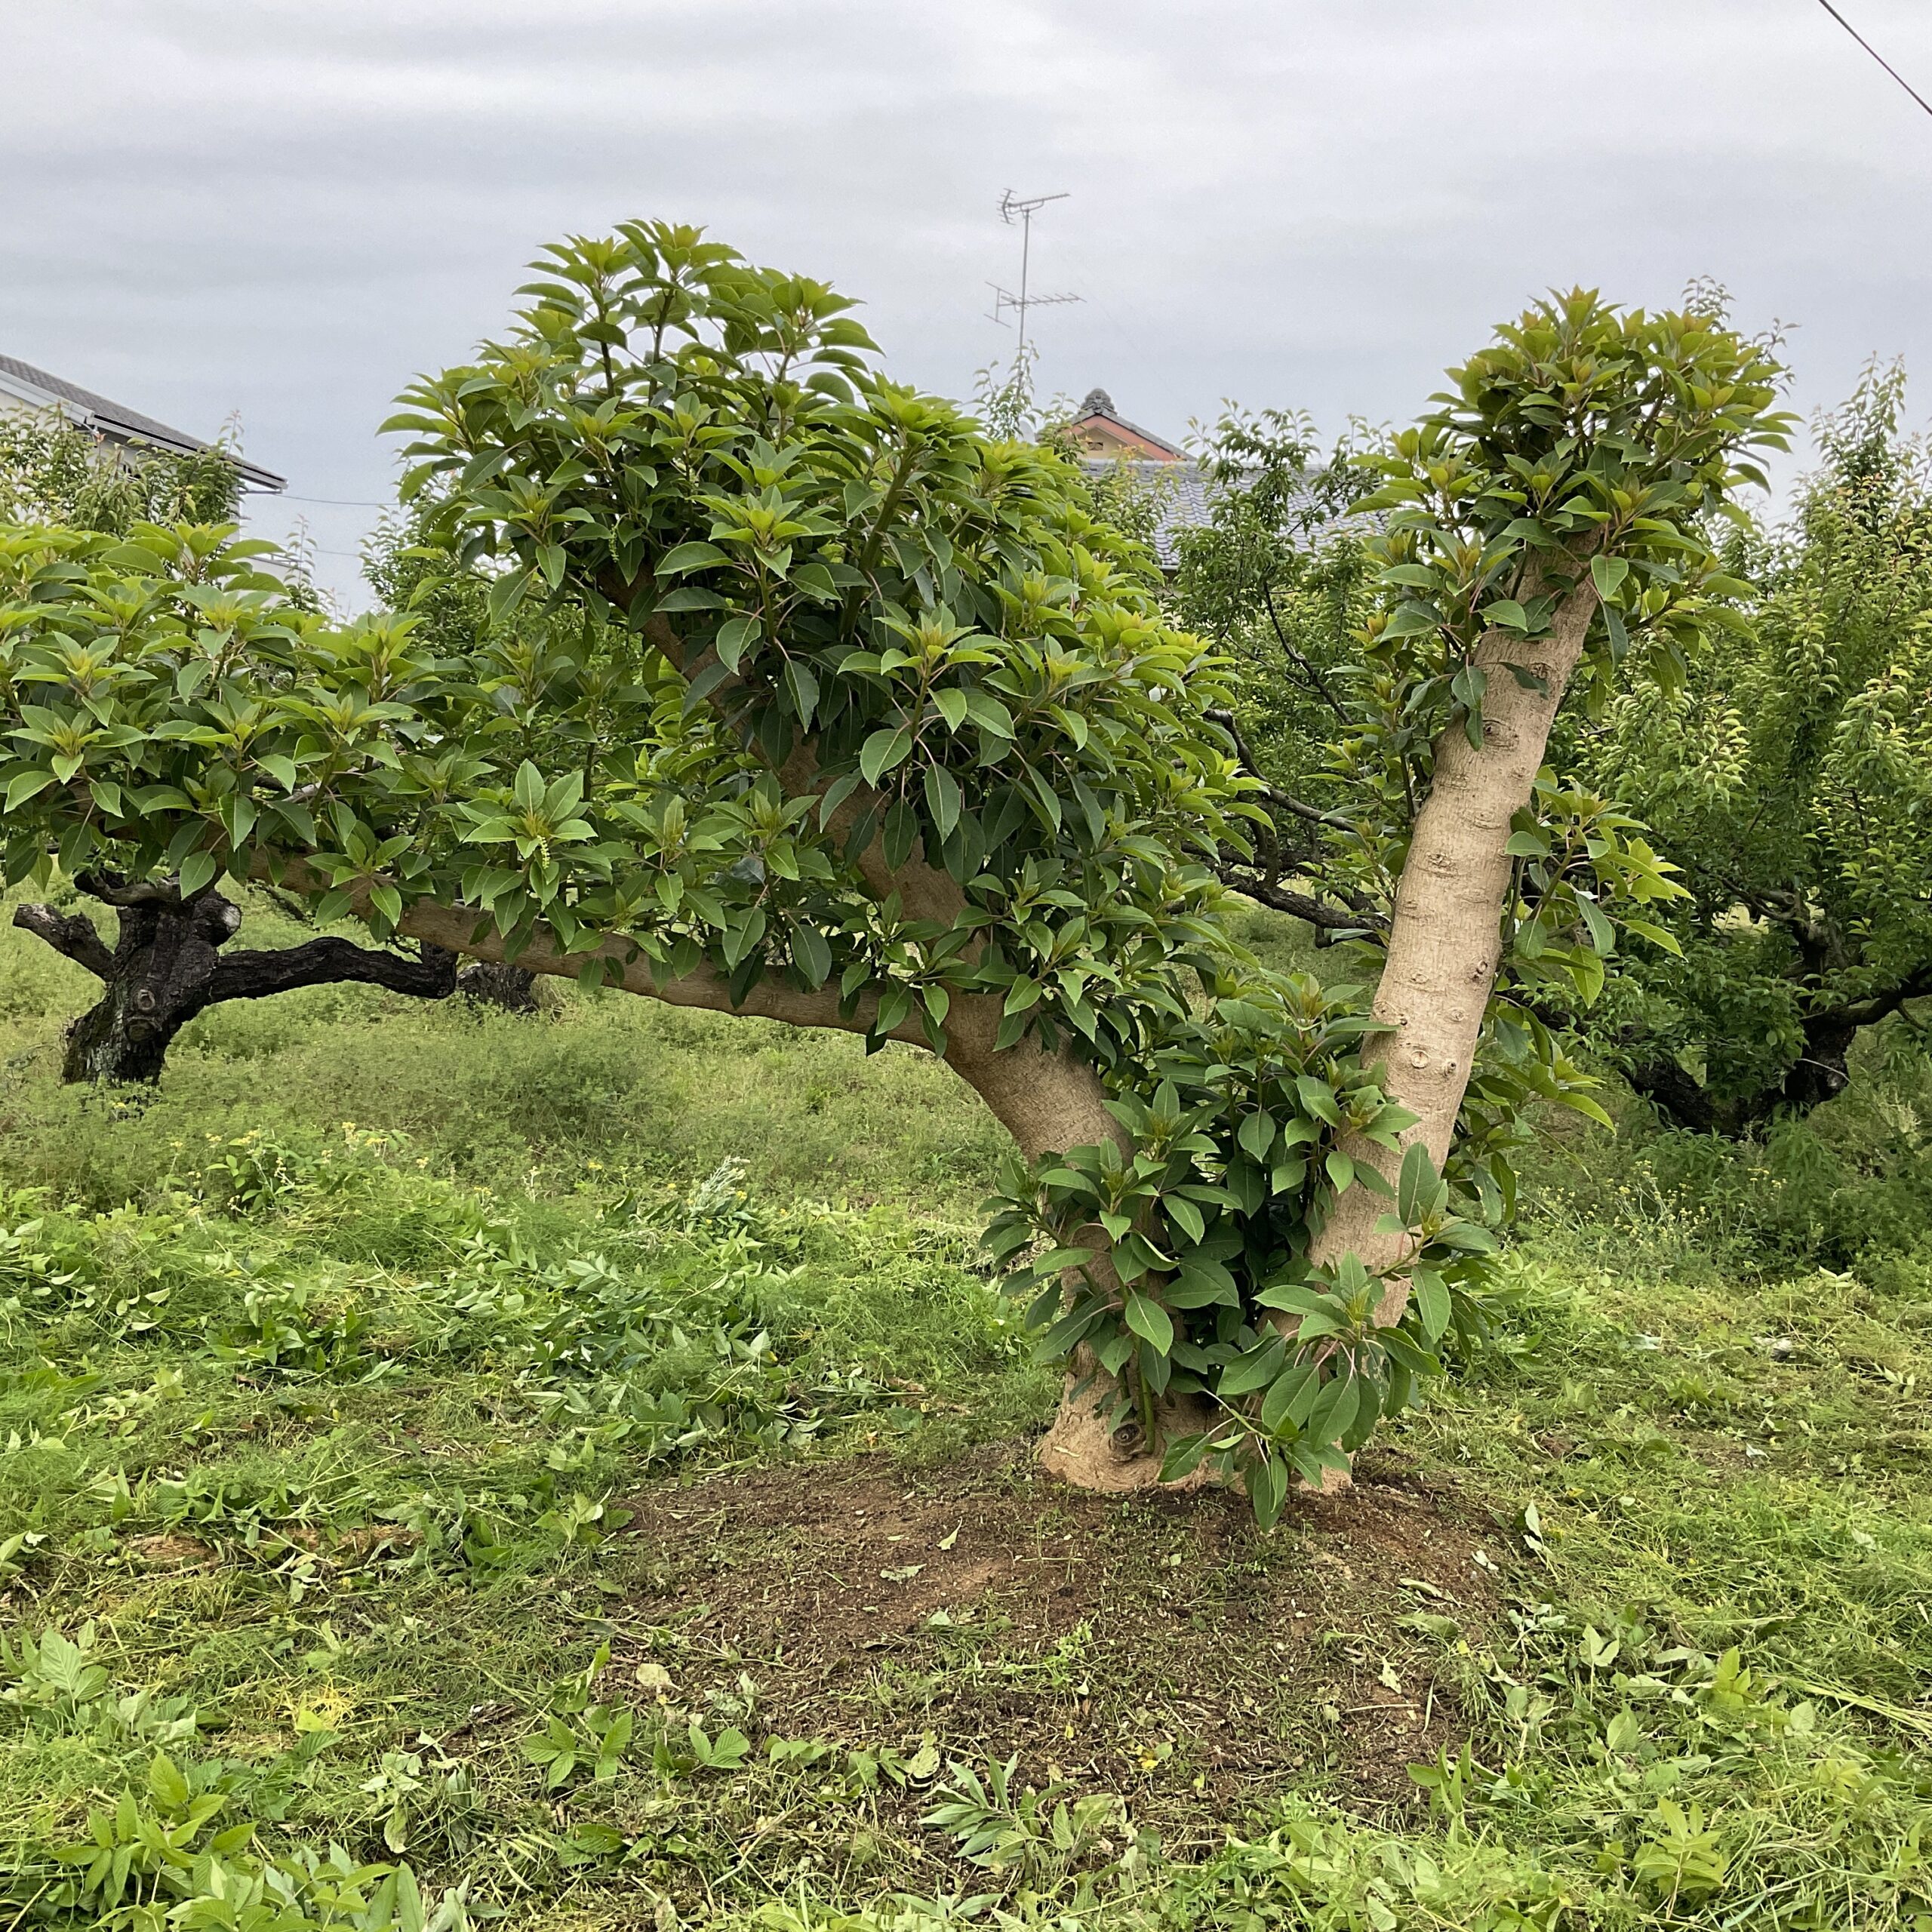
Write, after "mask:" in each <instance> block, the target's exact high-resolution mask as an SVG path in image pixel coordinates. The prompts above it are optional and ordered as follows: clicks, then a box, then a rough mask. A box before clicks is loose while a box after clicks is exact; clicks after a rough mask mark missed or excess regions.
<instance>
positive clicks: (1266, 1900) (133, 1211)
mask: <svg viewBox="0 0 1932 1932" xmlns="http://www.w3.org/2000/svg"><path fill="white" fill-rule="evenodd" d="M298 933H299V929H298V928H296V927H295V926H294V924H293V923H292V922H290V921H287V920H286V919H285V918H284V916H283V915H281V914H280V913H279V912H277V911H275V910H274V909H271V908H269V907H267V906H256V907H254V908H252V909H251V928H250V933H249V940H250V943H272V940H273V937H274V936H275V935H276V934H281V935H283V936H285V937H296V936H298ZM1260 937H1263V939H1264V940H1268V941H1269V943H1278V938H1277V936H1276V935H1275V934H1273V933H1272V931H1262V932H1261V933H1260ZM87 986H88V983H87V982H86V981H85V977H84V976H82V975H80V974H77V973H75V972H73V971H72V970H71V969H69V968H66V967H65V966H64V965H63V964H62V963H61V962H59V961H54V960H52V959H51V957H50V956H48V955H45V950H44V949H38V948H37V947H36V946H35V943H34V942H32V940H29V939H28V938H27V937H26V936H24V935H19V934H13V933H11V932H9V933H7V934H5V935H4V937H0V1036H3V1037H0V1055H3V1056H4V1063H5V1080H4V1086H0V1131H4V1140H0V1440H4V1441H5V1444H7V1447H6V1451H5V1469H4V1473H0V1633H4V1636H5V1643H6V1649H5V1653H4V1655H0V1900H5V1904H6V1914H5V1917H0V1924H8V1923H11V1924H18V1925H20V1926H23V1927H25V1926H56V1927H82V1926H86V1927H94V1926H100V1925H115V1924H122V1925H127V1926H143V1927H148V1926H152V1927H162V1926H167V1925H170V1924H177V1925H182V1926H188V1925H203V1924H206V1925H234V1926H250V1927H262V1928H266V1927H275V1928H276V1929H277V1932H295V1928H300V1927H309V1926H316V1927H320V1926H325V1925H331V1926H336V1925H340V1926H365V1927H371V1928H374V1927H390V1926H402V1925H415V1926H420V1927H429V1926H433V1925H438V1924H440V1925H441V1926H442V1927H454V1926H458V1925H461V1924H465V1923H469V1924H477V1925H481V1924H507V1925H512V1926H531V1927H538V1926H540V1927H633V1926H638V1925H649V1926H651V1927H654V1928H663V1927H669V1926H670V1925H671V1924H674V1923H676V1924H699V1923H709V1922H715V1923H718V1924H726V1925H732V1924H747V1925H749V1924H760V1925H762V1926H764V1927H773V1928H784V1927H794V1926H795V1927H804V1926H807V1925H817V1924H825V1925H827V1926H831V1925H841V1924H842V1925H850V1926H856V1927H874V1926H876V1927H894V1928H904V1929H905V1932H910V1929H911V1928H913V1927H926V1926H928V1925H931V1926H938V1925H941V1924H953V1923H956V1922H961V1921H964V1922H969V1923H974V1924H986V1925H987V1926H988V1927H992V1926H994V1925H996V1924H1042V1925H1044V1924H1060V1923H1063V1922H1066V1923H1078V1924H1081V1925H1095V1926H1106V1927H1113V1926H1119V1927H1143V1926H1144V1927H1149V1928H1152V1927H1181V1926H1195V1925H1202V1924H1207V1925H1217V1926H1227V1927H1241V1928H1251V1927H1261V1926H1275V1925H1282V1926H1309V1927H1334V1928H1342V1927H1348V1928H1358V1927H1369V1928H1375V1929H1376V1932H1386V1928H1390V1927H1411V1926H1414V1927H1457V1928H1465V1927H1467V1928H1485V1929H1487V1928H1499V1929H1500V1928H1504V1927H1508V1928H1518V1927H1546V1928H1551V1932H1554V1928H1557V1927H1590V1928H1595V1927H1622V1926H1630V1927H1638V1926H1646V1927H1648V1926H1656V1927H1662V1926H1677V1925H1700V1926H1711V1927H1717V1926H1752V1927H1756V1926H1759V1925H1769V1926H1789V1927H1827V1926H1829V1927H1838V1926H1869V1927H1899V1926H1905V1927H1912V1926H1914V1925H1916V1924H1924V1925H1932V1903H1928V1890H1932V1878H1928V1875H1927V1871H1926V1868H1925V1863H1924V1857H1925V1855H1924V1852H1923V1851H1922V1850H1921V1846H1922V1844H1924V1841H1925V1838H1926V1836H1927V1826H1928V1824H1932V1815H1928V1814H1932V1797H1928V1792H1932V1783H1928V1780H1932V1709H1928V1706H1927V1684H1928V1681H1932V1680H1929V1679H1928V1666H1932V1610H1928V1604H1932V1522H1929V1521H1928V1504H1927V1494H1928V1488H1927V1481H1926V1474H1927V1438H1926V1428H1925V1423H1924V1401H1923V1398H1922V1394H1921V1390H1922V1388H1923V1386H1924V1382H1925V1378H1926V1377H1927V1374H1928V1372H1932V1360H1928V1355H1932V1350H1928V1348H1927V1331H1928V1327H1932V1295H1928V1294H1927V1292H1926V1291H1925V1288H1924V1285H1923V1284H1924V1261H1923V1260H1922V1259H1921V1251H1920V1250H1919V1249H1918V1247H1916V1246H1915V1241H1916V1240H1917V1237H1916V1235H1914V1234H1913V1233H1912V1231H1911V1229H1912V1224H1911V1223H1910V1221H1909V1214H1910V1207H1909V1192H1910V1184H1911V1183H1910V1173H1911V1170H1910V1168H1909V1162H1910V1161H1912V1160H1913V1159H1915V1158H1917V1156H1916V1153H1915V1149H1916V1146H1917V1142H1916V1140H1915V1139H1914V1138H1913V1137H1912V1134H1908V1133H1907V1132H1906V1131H1904V1129H1903V1126H1902V1125H1901V1123H1903V1121H1904V1120H1905V1118H1906V1115H1907V1114H1908V1113H1909V1112H1911V1110H1912V1109H1913V1108H1914V1107H1915V1106H1918V1105H1919V1104H1920V1103H1921V1100H1922V1096H1921V1095H1919V1094H1918V1089H1917V1088H1915V1087H1913V1086H1912V1084H1910V1078H1914V1077H1915V1076H1909V1069H1901V1068H1899V1067H1887V1066H1875V1067H1872V1068H1868V1069H1866V1078H1864V1079H1863V1081H1862V1083H1861V1086H1860V1088H1859V1089H1858V1090H1857V1093H1856V1094H1854V1096H1853V1097H1848V1103H1849V1104H1847V1105H1846V1106H1841V1108H1840V1109H1838V1111H1836V1112H1833V1113H1832V1114H1830V1115H1828V1116H1825V1117H1821V1119H1820V1123H1819V1124H1818V1125H1817V1128H1816V1129H1815V1131H1814V1134H1813V1142H1812V1144H1810V1146H1808V1147H1799V1146H1796V1145H1795V1143H1794V1144H1793V1145H1791V1146H1783V1147H1782V1148H1781V1149H1771V1150H1768V1151H1767V1150H1758V1151H1756V1152H1744V1153H1742V1154H1730V1153H1726V1152H1723V1151H1722V1150H1712V1149H1708V1148H1707V1147H1705V1146H1702V1145H1701V1144H1700V1146H1687V1145H1684V1144H1683V1143H1678V1142H1676V1141H1674V1140H1670V1139H1669V1138H1668V1137H1666V1138H1664V1139H1663V1140H1659V1139H1657V1138H1656V1137H1654V1136H1647V1135H1646V1134H1644V1132H1643V1131H1641V1128H1640V1127H1639V1125H1638V1123H1636V1122H1635V1121H1632V1123H1631V1124H1630V1131H1629V1132H1628V1133H1627V1134H1626V1137H1624V1138H1623V1140H1620V1141H1612V1140H1609V1139H1608V1138H1607V1137H1591V1138H1589V1139H1587V1140H1577V1139H1570V1140H1565V1141H1564V1142H1562V1143H1551V1144H1550V1145H1549V1146H1547V1147H1546V1148H1545V1149H1542V1150H1540V1151H1539V1152H1538V1153H1537V1155H1536V1156H1535V1157H1534V1159H1533V1161H1532V1162H1531V1171H1532V1181H1531V1192H1532V1195H1533V1197H1534V1198H1533V1204H1532V1208H1531V1219H1530V1229H1529V1235H1528V1238H1527V1241H1525V1243H1524V1245H1523V1247H1521V1250H1520V1251H1519V1253H1518V1260H1517V1261H1516V1263H1515V1266H1514V1277H1513V1282H1512V1297H1511V1302H1510V1306H1509V1309H1508V1312H1507V1315H1506V1320H1505V1322H1504V1324H1503V1327H1502V1330H1501V1331H1500V1334H1499V1335H1498V1337H1497V1342H1496V1343H1495V1345H1494V1347H1493V1348H1492V1349H1491V1350H1490V1351H1489V1352H1487V1354H1486V1355H1484V1357H1483V1358H1481V1359H1479V1360H1475V1361H1469V1362H1466V1363H1464V1364H1460V1365H1459V1367H1458V1368H1457V1371H1456V1373H1455V1374H1454V1377H1452V1378H1451V1380H1449V1381H1448V1382H1447V1383H1444V1385H1443V1386H1441V1387H1440V1388H1438V1389H1436V1390H1435V1391H1434V1392H1432V1396H1431V1399H1430V1401H1429V1404H1428V1405H1427V1406H1426V1407H1425V1408H1424V1409H1423V1411H1420V1413H1418V1414H1416V1415H1414V1416H1413V1417H1411V1418H1409V1419H1408V1420H1407V1421H1406V1422H1405V1423H1404V1425H1403V1426H1401V1427H1400V1428H1398V1429H1395V1430H1393V1431H1392V1432H1391V1433H1390V1435H1389V1437H1388V1438H1386V1442H1385V1443H1384V1444H1383V1445H1382V1446H1380V1447H1378V1449H1377V1451H1375V1452H1374V1454H1372V1455H1371V1456H1370V1457H1366V1458H1364V1468H1363V1471H1362V1476H1363V1482H1362V1491H1361V1495H1360V1496H1359V1497H1358V1498H1357V1499H1355V1500H1353V1501H1352V1502H1342V1503H1319V1502H1314V1501H1305V1502H1303V1503H1301V1504H1300V1505H1299V1506H1297V1507H1296V1508H1294V1509H1291V1512H1290V1514H1289V1516H1288V1518H1287V1520H1286V1521H1284V1524H1283V1526H1282V1527H1281V1530H1280V1531H1278V1532H1277V1533H1276V1534H1275V1535H1273V1536H1272V1537H1262V1536H1260V1535H1258V1534H1257V1533H1256V1532H1255V1531H1254V1529H1253V1527H1252V1524H1251V1521H1249V1520H1248V1519H1247V1518H1246V1517H1245V1515H1244V1512H1242V1510H1241V1506H1240V1505H1239V1503H1238V1500H1236V1499H1233V1498H1229V1497H1217V1496H1209V1497H1202V1498H1198V1499H1177V1498H1152V1499H1137V1500H1129V1501H1125V1502H1121V1501H1111V1500H1104V1499H1095V1498H1091V1497H1078V1496H1075V1495H1073V1494H1071V1493H1069V1492H1067V1491H1063V1490H1060V1489H1057V1488H1056V1487H1054V1486H1052V1485H1051V1484H1046V1483H1044V1482H1043V1481H1041V1479H1040V1478H1038V1476H1037V1475H1035V1473H1034V1472H1033V1469H1032V1463H1031V1460H1030V1444H1031V1439H1032V1435H1034V1433H1035V1432H1037V1429H1038V1427H1039V1426H1040V1425H1041V1422H1042V1421H1043V1420H1044V1417H1045V1416H1046V1414H1048V1412H1049V1411H1050V1409H1051V1403H1052V1401H1053V1399H1054V1393H1055V1392H1054V1389H1053V1387H1052V1386H1051V1383H1050V1382H1049V1380H1048V1378H1047V1377H1045V1376H1044V1374H1043V1373H1042V1372H1041V1371H1039V1370H1038V1369H1036V1368H1035V1367H1034V1366H1033V1365H1032V1361H1031V1358H1030V1354H1029V1346H1028V1343H1027V1341H1026V1337H1024V1336H1023V1335H1022V1334H1020V1332H1019V1331H1018V1330H1017V1326H1016V1325H1015V1323H1014V1318H1013V1311H1012V1309H1011V1308H1010V1307H1009V1306H1008V1305H1007V1304H1005V1303H1003V1302H1002V1301H1001V1299H1000V1298H999V1297H998V1294H997V1293H996V1292H995V1289H994V1287H993V1286H992V1284H990V1283H989V1281H987V1280H986V1278H985V1276H984V1275H983V1272H982V1270H981V1268H980V1263H979V1260H978V1257H977V1251H976V1249H975V1246H974V1214H973V1209H974V1204H975V1203H976V1201H977V1199H978V1198H979V1197H980V1193H981V1192H983V1189H984V1187H985V1185H986V1181H987V1180H988V1178H989V1174H990V1172H991V1169H992V1164H993V1163H994V1162H995V1161H996V1160H997V1158H998V1155H999V1153H1000V1151H1001V1149H1000V1143H999V1141H998V1137H997V1134H995V1131H993V1130H992V1128H990V1127H989V1124H986V1123H985V1122H984V1121H983V1120H982V1119H981V1118H979V1117H978V1116H977V1114H976V1113H975V1112H974V1109H973V1107H972V1106H971V1103H970V1102H969V1100H968V1097H966V1096H965V1095H964V1093H963V1091H961V1090H960V1089H959V1088H958V1087H957V1086H956V1084H955V1083H954V1082H953V1081H952V1077H951V1076H950V1075H949V1074H947V1073H946V1072H945V1070H944V1069H943V1068H938V1067H935V1066H931V1064H929V1063H927V1062H926V1061H924V1060H922V1059H921V1058H920V1057H918V1056H916V1055H914V1054H910V1053H907V1052H902V1051H892V1052H888V1053H886V1054H881V1055H878V1056H875V1057H873V1058H872V1059H870V1060H867V1059H866V1057H865V1056H864V1055H863V1053H862V1052H861V1051H860V1050H859V1048H858V1047H857V1044H856V1043H854V1042H849V1041H844V1040H841V1039H832V1038H818V1037H808V1036H801V1035H794V1034H791V1033H789V1032H786V1031H785V1030H784V1029H778V1028H775V1027H770V1026H762V1025H760V1024H758V1023H750V1022H743V1023H740V1022H731V1021H728V1020H710V1019H706V1018H703V1017H691V1016H683V1015H678V1014H671V1013H668V1012H665V1011H660V1010H657V1009H655V1008H652V1007H651V1006H650V1005H648V1004H647V1003H645V1002H643V1001H633V1000H630V999H628V998H624V997H623V996H621V995H611V996H608V997H606V998H598V999H595V1000H592V999H586V998H582V997H581V996H580V995H576V994H575V993H574V992H573V993H570V994H568V995H566V996H565V1000H564V1001H563V1003H562V1004H561V1008H560V1010H559V1011H558V1012H557V1013H556V1014H554V1015H551V1016H545V1017H537V1018H534V1019H528V1018H526V1019H514V1018H509V1017H503V1016H497V1015H488V1014H478V1013H475V1012H474V1011H469V1010H466V1009H465V1008H463V1007H462V1006H461V1005H460V1004H458V1003H457V1002H454V1001H453V1002H450V1003H448V1004H442V1005H438V1006H433V1007H426V1006H423V1005H420V1004H416V1003H414V1002H409V1001H399V1000H391V999H388V998H383V996H380V995H368V994H365V993H364V992H361V991H359V990H355V991H351V992H342V993H328V992H324V993H316V994H309V995H292V996H290V997H288V998H285V999H283V1000H280V1001H272V1002H263V1003H261V1004H257V1005H254V1006H252V1007H246V1008H244V1007H233V1008H226V1009H224V1010H222V1011H218V1012H216V1013H214V1014H210V1015H208V1016H206V1017H205V1018H204V1019H203V1020H201V1021H199V1022H198V1023H196V1025H195V1028H194V1029H192V1030H191V1032H189V1034H188V1035H186V1036H184V1038H183V1042H182V1044H181V1045H180V1047H179V1048H177V1050H176V1054H175V1057H174V1064H173V1066H172V1067H171V1072H170V1074H169V1075H168V1078H167V1080H166V1081H165V1082H164V1083H163V1085H162V1088H161V1090H160V1091H159V1092H158V1094H155V1096H153V1097H152V1098H151V1099H150V1100H148V1101H147V1102H146V1103H145V1104H144V1105H131V1104H128V1103H125V1102H121V1101H115V1100H109V1099H104V1098H102V1097H86V1096H77V1095H75V1094H71V1093H66V1092H63V1091H60V1088H59V1087H58V1084H57V1043H58V1035H59V1030H60V1024H61V1023H62V1022H63V1020H64V1019H65V1018H66V1017H67V1015H68V1014H70V1013H71V1012H72V1011H74V1010H75V1008H77V1006H78V1004H79V1003H81V1002H82V1001H83V1000H84V999H85V998H86V997H87ZM1860 1109H1863V1111H1862V1112H1861V1111H1859V1110H1860ZM1875 1109H1877V1110H1878V1111H1876V1112H1875V1111H1874V1110H1875ZM1884 1109H1890V1114H1889V1115H1884V1112H1883V1110H1884ZM1901 1110H1903V1111H1901ZM1884 1118H1889V1119H1890V1121H1891V1122H1892V1123H1893V1124H1892V1126H1891V1127H1890V1128H1883V1120H1884ZM1913 1118H1916V1115H1914V1116H1913ZM1881 1128H1882V1131H1881ZM1915 1131H1916V1130H1915V1129H1914V1130H1913V1134H1915ZM1777 1163H1782V1166H1781V1167H1777V1171H1776V1172H1773V1171H1771V1169H1772V1168H1774V1166H1777ZM1774 1180H1775V1181H1778V1182H1780V1185H1779V1186H1775V1187H1774V1186H1772V1185H1771V1184H1770V1183H1772V1182H1773V1181H1774ZM1861 1189H1862V1190H1865V1192H1864V1193H1863V1195H1861V1193H1860V1190H1861ZM1860 1199H1866V1200H1879V1199H1882V1200H1884V1201H1890V1202H1893V1203H1894V1204H1895V1208H1894V1211H1893V1212H1894V1219H1893V1220H1891V1221H1889V1222H1887V1223H1884V1225H1885V1226H1889V1227H1892V1228H1894V1229H1897V1230H1901V1231H1902V1232H1896V1233H1895V1234H1894V1235H1892V1236H1890V1237H1888V1238H1887V1241H1884V1242H1881V1243H1879V1244H1874V1243H1873V1241H1871V1240H1869V1239H1867V1240H1864V1241H1860V1240H1858V1239H1856V1238H1853V1237H1852V1236H1851V1235H1850V1234H1848V1233H1847V1231H1846V1229H1845V1228H1844V1227H1843V1226H1841V1225H1839V1223H1841V1220H1844V1219H1847V1218H1848V1217H1851V1216H1853V1215H1854V1214H1855V1213H1856V1211H1857V1202H1858V1201H1860ZM1821 1202H1822V1203H1823V1204H1824V1205H1823V1207H1820V1205H1819V1204H1820V1203H1821ZM1834 1202H1836V1203H1838V1206H1837V1207H1833V1206H1832V1203H1834ZM1897 1204H1903V1205H1897ZM1900 1216H1903V1217H1906V1218H1904V1219H1900V1218H1898V1217H1900ZM1866 1219H1867V1220H1868V1221H1869V1222H1871V1223H1873V1224H1874V1225H1876V1224H1877V1223H1878V1219H1879V1217H1877V1216H1876V1215H1868V1216H1867V1217H1866ZM1814 1223H1816V1224H1818V1226H1819V1232H1817V1235H1815V1236H1814V1235H1810V1234H1807V1232H1805V1229H1806V1228H1807V1226H1810V1225H1812V1224H1814ZM251 1914H252V1915H253V1916H252V1917H251V1916H250V1915H251Z"/></svg>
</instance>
